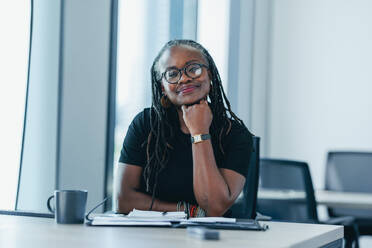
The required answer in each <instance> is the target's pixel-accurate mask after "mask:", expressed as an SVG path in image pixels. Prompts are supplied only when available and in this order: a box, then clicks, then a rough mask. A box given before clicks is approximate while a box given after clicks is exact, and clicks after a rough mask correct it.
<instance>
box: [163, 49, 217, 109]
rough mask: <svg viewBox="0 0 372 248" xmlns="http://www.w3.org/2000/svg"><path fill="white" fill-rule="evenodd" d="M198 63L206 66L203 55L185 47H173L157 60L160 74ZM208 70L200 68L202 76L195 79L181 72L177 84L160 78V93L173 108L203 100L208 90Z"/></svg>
mask: <svg viewBox="0 0 372 248" xmlns="http://www.w3.org/2000/svg"><path fill="white" fill-rule="evenodd" d="M192 63H198V64H203V65H206V66H208V65H207V63H206V61H205V59H204V57H203V55H202V54H201V53H200V52H199V51H198V50H196V49H194V48H192V47H187V46H174V47H171V48H170V49H168V50H167V51H165V52H164V53H163V55H162V56H161V58H160V60H159V71H160V73H163V72H165V71H166V70H168V69H171V68H177V69H182V68H184V67H185V66H187V65H189V64H192ZM210 81H211V80H210V77H209V73H208V69H207V68H206V67H202V74H201V75H200V76H199V77H198V78H195V79H192V78H190V77H188V76H187V75H186V74H185V71H184V70H182V76H181V78H180V80H179V81H178V83H175V84H170V83H168V82H167V80H166V79H165V77H164V76H163V77H162V82H161V84H162V91H163V93H164V94H165V95H167V97H168V98H169V100H170V101H171V102H172V103H173V104H174V105H175V106H182V105H185V104H187V105H188V104H193V103H196V102H198V101H200V100H201V99H203V98H205V97H206V96H207V95H208V93H209V90H210Z"/></svg>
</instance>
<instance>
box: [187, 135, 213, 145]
mask: <svg viewBox="0 0 372 248" xmlns="http://www.w3.org/2000/svg"><path fill="white" fill-rule="evenodd" d="M210 138H211V135H210V134H209V133H208V134H197V135H194V136H191V143H193V144H196V143H199V142H202V141H204V140H208V139H210Z"/></svg>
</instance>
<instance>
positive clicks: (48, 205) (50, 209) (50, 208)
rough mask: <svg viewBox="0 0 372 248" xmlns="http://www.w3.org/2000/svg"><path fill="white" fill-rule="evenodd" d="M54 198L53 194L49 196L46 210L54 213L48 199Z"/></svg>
mask: <svg viewBox="0 0 372 248" xmlns="http://www.w3.org/2000/svg"><path fill="white" fill-rule="evenodd" d="M53 198H54V195H52V196H50V197H49V198H48V201H47V207H48V210H49V211H50V212H51V213H53V214H54V209H53V208H52V207H51V206H50V201H51V200H52V199H53Z"/></svg>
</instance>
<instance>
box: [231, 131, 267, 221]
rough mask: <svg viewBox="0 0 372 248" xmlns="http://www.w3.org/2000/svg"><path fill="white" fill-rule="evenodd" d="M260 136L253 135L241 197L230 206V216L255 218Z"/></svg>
mask: <svg viewBox="0 0 372 248" xmlns="http://www.w3.org/2000/svg"><path fill="white" fill-rule="evenodd" d="M259 157H260V137H257V136H253V151H252V155H251V157H250V160H249V169H248V173H247V176H246V180H245V184H244V188H243V192H242V197H239V198H238V199H237V200H236V202H235V203H234V205H233V206H232V207H231V208H230V210H231V212H232V217H234V218H241V219H255V218H256V204H257V188H258V174H259Z"/></svg>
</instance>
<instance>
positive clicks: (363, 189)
mask: <svg viewBox="0 0 372 248" xmlns="http://www.w3.org/2000/svg"><path fill="white" fill-rule="evenodd" d="M371 175H372V152H346V151H345V152H341V151H339V152H335V151H332V152H329V153H328V158H327V165H326V177H325V189H326V190H333V191H343V192H359V193H372V180H371ZM328 213H329V216H331V217H338V216H345V215H348V216H353V217H354V218H355V222H356V224H357V225H358V229H359V233H360V235H372V210H364V209H347V208H328Z"/></svg>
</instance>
